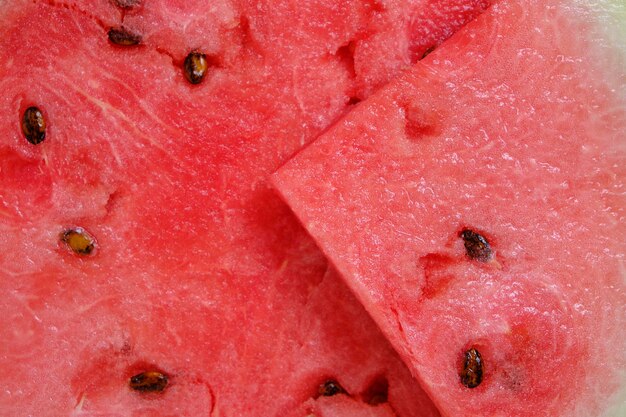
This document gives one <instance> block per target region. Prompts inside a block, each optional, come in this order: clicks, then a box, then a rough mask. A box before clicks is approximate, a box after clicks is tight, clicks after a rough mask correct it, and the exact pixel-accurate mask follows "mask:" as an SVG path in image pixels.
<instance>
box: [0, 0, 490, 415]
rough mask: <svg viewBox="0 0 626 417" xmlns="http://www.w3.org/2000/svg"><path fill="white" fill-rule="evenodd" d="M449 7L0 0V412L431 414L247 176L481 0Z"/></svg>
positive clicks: (261, 173) (258, 179)
mask: <svg viewBox="0 0 626 417" xmlns="http://www.w3.org/2000/svg"><path fill="white" fill-rule="evenodd" d="M449 4H450V7H448V8H446V7H447V6H446V2H443V1H432V2H430V1H425V2H420V3H417V2H399V1H397V2H389V3H377V2H361V1H345V2H337V1H335V0H332V1H330V0H329V1H321V0H320V1H312V2H305V4H295V3H294V4H291V2H276V1H268V2H258V1H254V2H246V1H241V2H230V1H226V0H224V1H210V2H209V1H197V2H190V1H156V0H155V1H140V2H129V1H126V2H122V3H120V2H112V1H109V0H101V1H94V2H71V1H67V2H65V1H64V2H61V1H47V2H45V1H44V2H31V1H18V0H16V1H11V2H9V1H6V2H3V7H2V8H0V10H1V11H0V13H1V18H2V22H3V25H2V26H1V27H0V55H1V59H0V92H1V93H0V108H1V109H2V111H0V175H1V180H0V218H1V219H2V221H0V291H1V292H2V294H3V295H4V297H3V301H2V302H1V303H0V314H2V316H3V317H4V320H3V321H2V322H0V336H1V337H2V340H3V341H4V342H3V343H2V345H1V346H0V369H2V376H1V377H0V385H2V387H3V389H2V391H1V392H0V409H1V410H2V415H3V416H23V415H37V416H59V415H69V414H71V413H72V412H76V413H82V414H85V415H107V416H115V415H124V416H129V415H142V416H145V415H158V416H170V415H176V416H181V415H182V416H196V415H211V414H213V415H226V416H228V415H230V416H239V415H242V416H246V415H250V416H255V415H269V416H272V415H287V414H289V413H292V412H300V414H297V415H308V414H310V410H316V409H319V410H320V411H319V413H320V415H322V413H324V414H323V415H342V413H343V415H346V414H347V415H351V414H350V413H351V412H352V411H354V410H360V411H359V412H363V413H364V414H366V415H390V414H393V413H395V414H396V415H398V416H436V415H438V413H437V411H436V409H435V408H434V407H433V405H432V403H431V402H430V401H429V400H428V398H427V397H426V396H425V394H424V393H423V391H422V390H421V389H420V388H419V386H418V385H417V384H416V383H415V382H414V381H413V380H412V378H411V376H410V374H409V372H408V370H407V369H406V368H405V366H404V365H403V364H402V362H401V361H400V360H399V359H398V357H397V356H396V355H395V354H394V353H393V351H392V349H391V348H390V347H389V345H388V343H387V341H386V340H385V339H384V338H383V337H382V335H381V334H380V333H378V332H377V329H376V327H375V325H374V324H373V323H372V322H371V321H370V319H369V318H368V317H367V315H366V313H365V312H364V311H363V310H362V307H361V306H360V305H359V304H358V302H356V300H354V299H353V298H352V296H351V294H350V293H349V292H348V290H347V289H345V288H343V287H342V286H341V284H340V283H339V282H337V280H336V278H335V277H334V276H332V275H328V276H327V275H326V269H327V266H326V261H325V259H324V257H323V256H322V255H321V253H320V252H319V251H318V249H317V248H316V247H315V246H314V244H313V243H312V241H311V240H310V238H309V237H308V235H307V234H306V233H305V232H304V231H303V230H302V228H301V227H300V226H299V224H298V222H297V221H296V219H295V218H294V217H293V216H292V215H291V214H290V212H289V210H288V209H287V207H286V206H285V205H284V203H283V202H282V201H281V200H280V199H279V198H278V197H277V196H276V195H275V194H274V192H273V191H272V190H271V189H270V187H269V185H268V184H267V175H268V174H269V173H270V172H272V171H274V170H275V169H276V168H277V167H278V166H279V165H280V164H282V163H283V162H284V161H285V160H286V158H287V157H288V156H289V155H292V154H293V153H294V152H295V151H296V150H298V149H299V148H300V147H301V146H302V145H303V144H305V143H307V142H308V141H310V140H311V139H312V138H313V137H314V136H315V135H317V134H318V132H319V131H320V130H321V129H325V128H326V127H327V126H328V125H329V124H330V123H331V122H332V121H333V120H335V119H336V118H337V117H339V116H340V115H341V114H342V113H343V112H345V111H347V109H348V108H349V106H348V102H349V101H350V98H351V97H353V96H354V95H355V94H359V97H361V98H364V97H365V96H366V94H367V91H370V90H372V89H373V88H374V87H375V85H376V84H377V83H379V82H383V81H385V80H386V77H389V76H391V74H392V73H393V72H394V71H396V70H397V69H398V68H399V67H401V66H402V65H404V64H405V63H408V62H410V61H411V53H412V52H411V50H410V48H409V45H413V52H415V53H418V52H419V48H420V46H419V42H425V43H427V44H429V45H431V44H437V43H439V42H441V40H443V36H446V35H447V34H449V33H448V32H450V31H452V30H454V29H455V28H456V27H458V26H459V25H460V24H462V23H463V22H464V20H463V19H469V18H471V17H472V16H475V15H476V14H477V13H479V12H480V10H482V8H483V7H484V3H482V2H471V1H468V2H466V4H465V5H466V7H464V8H460V7H458V4H457V3H456V2H455V1H451V2H450V3H449ZM416 10H419V13H418V12H417V11H416ZM429 10H430V11H431V14H430V15H429ZM446 10H448V11H449V13H448V14H446V13H444V12H445V11H446ZM435 11H437V13H435ZM399 14H404V15H406V16H411V19H416V17H415V16H417V14H419V15H420V16H422V18H423V19H424V20H427V21H428V25H427V26H437V25H435V23H436V22H439V23H440V24H441V25H442V26H445V29H441V30H439V31H432V33H430V32H429V33H425V34H423V36H421V35H420V40H419V41H417V40H416V41H415V42H413V41H412V40H411V39H412V38H411V35H410V33H409V29H410V27H409V25H408V22H407V21H404V20H403V21H402V24H401V25H396V24H395V23H396V22H395V21H394V19H392V18H390V17H389V16H396V15H399ZM448 16H452V17H454V18H453V19H450V22H448V21H447V20H446V19H447V18H448ZM418 20H419V19H418ZM412 23H413V24H415V23H416V21H414V20H412ZM121 28H123V29H124V30H125V31H127V33H131V34H135V35H136V37H135V38H132V39H130V40H129V39H127V38H128V37H125V36H120V34H119V32H118V33H116V34H114V35H113V39H111V35H110V33H111V29H121ZM285 28H287V29H288V30H287V32H285ZM351 43H352V44H351ZM350 44H351V45H352V46H350V47H344V46H347V45H350ZM294 45H297V47H294ZM388 45H396V46H397V48H389V47H388ZM192 51H201V52H202V53H203V54H205V55H206V60H207V63H208V64H209V67H208V68H207V71H206V73H205V75H204V78H203V79H202V80H201V82H200V83H198V84H197V85H192V84H191V83H190V82H189V81H188V80H187V79H186V78H185V74H184V61H185V58H186V57H187V56H188V54H189V53H190V52H192ZM376 51H379V52H381V53H382V52H384V53H393V54H394V57H393V59H387V58H384V59H379V63H384V64H385V65H390V66H389V67H384V68H383V69H381V68H382V67H381V65H382V64H381V65H378V64H375V63H374V58H375V57H376V54H377V52H376ZM416 51H417V52H416ZM363 56H368V58H367V60H369V61H371V63H372V65H371V66H370V67H367V69H366V70H362V67H363V66H364V64H363V62H364V61H362V60H361V59H365V58H362V57H363ZM352 62H354V68H353V66H352ZM368 71H378V72H376V74H377V75H375V76H372V75H371V74H370V72H368ZM368 74H370V75H368ZM381 74H382V75H381ZM31 106H38V108H40V109H41V113H42V116H43V118H44V120H45V141H43V142H41V143H39V144H37V145H33V144H32V143H29V142H28V141H27V140H26V138H25V136H24V134H23V132H22V127H21V120H22V115H23V113H24V111H25V110H26V109H27V108H29V107H31ZM68 230H69V231H74V232H76V231H79V230H80V231H83V232H85V233H88V235H85V234H83V233H82V232H81V233H70V234H68V233H67V231H68ZM85 236H88V237H89V238H85ZM152 372H157V373H160V374H162V375H164V376H166V377H167V385H166V386H165V387H163V389H162V390H159V389H155V390H148V391H149V392H138V391H137V390H135V389H133V387H132V385H133V384H132V381H133V378H134V377H136V376H137V375H144V376H145V375H152V376H153V377H154V375H155V374H152ZM329 378H333V379H336V380H337V381H338V382H339V383H340V384H341V386H342V387H343V388H344V389H345V390H346V392H347V393H348V394H349V395H336V396H330V397H317V392H318V387H319V385H320V384H321V383H322V382H323V381H325V380H327V379H329ZM380 378H383V379H384V380H385V381H387V383H388V389H387V390H386V395H385V396H384V397H385V398H386V399H387V402H385V403H377V404H371V403H370V401H368V400H367V398H369V396H368V395H367V393H369V392H370V391H372V384H374V382H376V381H379V380H380ZM153 380H154V381H156V382H155V384H156V385H151V384H149V385H150V386H156V387H161V385H159V381H163V380H160V379H159V378H156V379H154V378H153ZM129 381H130V382H129ZM372 381H374V382H372ZM139 382H140V381H139ZM139 382H137V384H139ZM135 385H136V384H135ZM374 385H376V384H374ZM139 391H141V390H139ZM379 397H381V396H379ZM324 410H327V411H324Z"/></svg>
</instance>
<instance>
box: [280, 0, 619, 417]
mask: <svg viewBox="0 0 626 417" xmlns="http://www.w3.org/2000/svg"><path fill="white" fill-rule="evenodd" d="M624 13H625V9H624V5H623V3H622V4H618V3H610V2H598V3H597V4H596V3H594V4H593V5H589V4H584V3H583V2H564V1H563V2H554V4H552V3H551V4H550V5H546V4H545V3H544V2H535V1H526V0H513V1H508V2H505V1H503V2H499V3H497V4H496V5H493V6H492V7H491V8H490V9H489V11H488V12H486V13H485V14H483V15H481V16H480V17H479V18H477V19H476V20H475V21H473V22H472V23H470V24H469V25H467V26H466V27H465V28H463V29H462V30H460V31H459V32H457V33H456V34H455V35H454V36H453V37H452V38H451V39H449V40H448V41H447V42H445V43H444V44H443V45H442V46H441V47H440V48H439V49H437V50H436V51H435V52H433V53H432V54H431V55H429V56H427V57H426V58H425V59H423V60H422V61H420V62H419V63H417V64H416V65H415V66H414V67H413V68H412V69H411V70H410V71H409V72H408V73H406V74H405V75H403V76H402V77H400V78H399V79H397V80H395V81H393V82H392V83H390V84H389V85H388V86H386V87H385V88H384V89H382V90H381V91H380V92H378V93H377V94H375V95H373V96H372V97H370V99H368V100H367V101H366V102H363V103H361V104H360V105H359V106H358V107H357V108H356V109H355V110H354V111H353V112H351V113H350V114H349V115H348V116H347V117H345V118H344V119H343V120H341V121H340V122H338V123H337V124H336V125H335V126H334V127H333V128H332V129H330V130H329V131H328V132H327V133H326V134H324V135H323V136H322V137H320V138H319V139H318V140H316V141H315V142H314V143H313V144H312V145H311V146H309V147H307V148H306V149H305V150H304V151H303V152H301V153H300V154H298V155H297V156H296V157H295V158H294V159H292V160H291V161H289V162H288V163H287V164H286V165H285V166H284V167H283V168H282V169H281V170H279V171H278V173H277V174H276V176H275V178H274V181H275V184H276V186H277V188H278V189H279V190H280V192H281V193H282V195H283V196H284V198H285V199H286V201H287V202H288V203H289V204H290V206H291V207H292V208H293V210H294V211H295V213H296V214H297V215H298V216H299V218H300V219H301V221H302V223H303V224H304V225H305V227H306V228H307V230H308V231H309V232H310V233H311V234H312V235H313V236H314V237H315V239H316V240H317V242H318V243H319V245H320V246H321V247H322V249H323V251H324V252H325V253H326V254H327V255H328V257H329V258H330V259H331V261H332V262H333V263H334V265H335V266H336V267H337V269H338V270H339V272H340V273H341V274H342V276H343V277H344V278H345V279H346V281H347V282H348V284H349V286H350V287H351V288H352V290H353V291H354V292H355V293H356V294H357V297H358V298H359V300H360V301H361V302H362V303H363V304H364V305H365V306H366V309H367V310H368V311H369V312H370V314H371V315H372V316H373V317H374V319H375V320H376V322H377V323H378V324H379V326H380V327H381V329H383V331H384V333H385V334H386V336H387V337H388V338H389V339H390V340H391V342H392V344H393V345H394V347H395V348H396V349H397V350H398V352H400V354H401V356H402V357H403V359H404V360H405V361H406V363H407V364H408V365H409V367H410V368H411V370H412V372H413V373H414V375H416V376H417V377H418V378H419V380H420V381H421V382H422V386H423V387H424V389H425V390H426V391H427V392H428V393H429V395H430V396H431V398H432V399H433V400H434V402H435V403H436V405H437V406H438V408H439V410H440V412H441V413H442V415H445V416H455V417H458V416H551V417H554V416H568V417H572V416H580V417H583V416H584V417H590V416H624V415H626V402H625V401H626V400H625V399H626V274H625V271H626V268H625V264H624V263H625V249H626V245H625V244H624V236H625V235H626V222H625V221H624V219H625V217H624V216H625V210H626V199H625V195H626V188H625V187H626V146H625V145H626V142H625V140H624V139H625V138H626V94H625V93H626V83H625V82H624V81H625V80H626V59H625V57H626V53H625V52H626V51H624V48H623V39H624V38H623V36H622V35H623V23H624V19H623V17H624ZM572 34H575V35H572ZM616 41H617V42H616ZM620 48H621V49H620ZM468 231H472V232H474V233H477V234H479V235H480V236H482V237H483V238H484V239H485V240H486V241H487V243H488V244H489V245H490V247H491V253H490V254H489V256H483V257H482V258H481V256H472V255H471V252H469V251H468V250H467V249H466V247H465V239H464V238H463V236H467V235H465V234H466V233H468ZM469 246H470V249H471V248H472V245H471V242H470V245H469ZM474 248H475V246H474ZM474 255H476V254H474ZM472 348H474V349H476V350H477V351H478V352H479V353H480V355H481V360H482V364H483V367H482V371H483V377H482V379H481V381H479V384H477V385H476V386H474V387H468V386H467V384H464V383H463V380H462V376H463V374H464V372H465V370H466V367H465V362H464V361H465V358H466V353H467V352H469V351H470V349H472Z"/></svg>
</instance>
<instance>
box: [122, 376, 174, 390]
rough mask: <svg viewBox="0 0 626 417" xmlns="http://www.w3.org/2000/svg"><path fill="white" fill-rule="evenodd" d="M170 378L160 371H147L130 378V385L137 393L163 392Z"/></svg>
mask: <svg viewBox="0 0 626 417" xmlns="http://www.w3.org/2000/svg"><path fill="white" fill-rule="evenodd" d="M167 383H168V377H167V375H165V374H164V373H162V372H159V371H146V372H142V373H140V374H137V375H133V376H131V377H130V380H129V381H128V385H129V386H130V387H131V388H132V389H134V390H135V391H140V392H161V391H163V390H164V389H165V387H167Z"/></svg>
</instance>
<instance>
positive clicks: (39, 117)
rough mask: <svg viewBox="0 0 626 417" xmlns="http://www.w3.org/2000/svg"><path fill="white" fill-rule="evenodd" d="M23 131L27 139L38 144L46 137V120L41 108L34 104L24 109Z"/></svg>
mask: <svg viewBox="0 0 626 417" xmlns="http://www.w3.org/2000/svg"><path fill="white" fill-rule="evenodd" d="M22 133H23V134H24V137H26V140H27V141H29V142H30V143H32V144H33V145H38V144H40V143H41V142H43V141H44V139H45V138H46V120H45V119H44V117H43V114H42V113H41V110H39V108H37V107H35V106H32V107H29V108H27V109H26V110H25V111H24V115H23V116H22Z"/></svg>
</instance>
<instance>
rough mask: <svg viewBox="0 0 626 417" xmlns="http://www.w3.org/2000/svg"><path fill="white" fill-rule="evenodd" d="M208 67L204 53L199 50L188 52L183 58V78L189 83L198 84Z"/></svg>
mask: <svg viewBox="0 0 626 417" xmlns="http://www.w3.org/2000/svg"><path fill="white" fill-rule="evenodd" d="M208 69H209V63H208V62H207V60H206V55H205V54H203V53H201V52H197V51H193V52H190V53H189V55H187V57H186V58H185V63H184V64H183V70H184V73H185V78H187V81H189V82H190V83H191V84H200V82H201V81H202V79H203V78H204V76H205V75H206V72H207V70H208Z"/></svg>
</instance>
